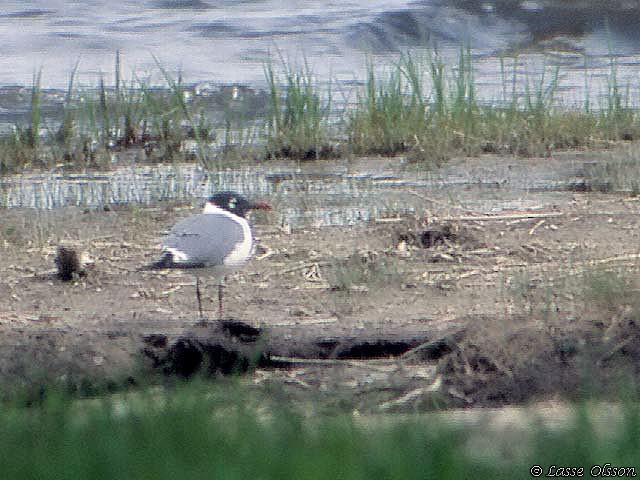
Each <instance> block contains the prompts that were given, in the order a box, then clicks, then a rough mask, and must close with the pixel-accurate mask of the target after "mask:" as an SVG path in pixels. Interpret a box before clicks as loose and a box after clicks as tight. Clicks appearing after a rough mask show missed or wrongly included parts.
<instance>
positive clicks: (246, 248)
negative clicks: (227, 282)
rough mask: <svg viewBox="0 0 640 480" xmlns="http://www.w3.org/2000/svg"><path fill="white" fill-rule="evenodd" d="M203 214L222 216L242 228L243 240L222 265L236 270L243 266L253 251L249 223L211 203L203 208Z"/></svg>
mask: <svg viewBox="0 0 640 480" xmlns="http://www.w3.org/2000/svg"><path fill="white" fill-rule="evenodd" d="M202 213H204V214H214V215H224V216H226V217H228V218H230V219H232V220H233V221H235V222H237V223H239V224H240V225H241V226H242V233H243V237H244V238H243V240H242V242H240V243H238V244H236V246H235V248H234V249H233V250H232V251H231V253H229V255H227V256H226V257H225V259H224V265H225V266H227V267H231V268H237V267H241V266H242V265H244V264H245V263H246V262H247V260H249V258H250V257H251V253H252V251H253V235H252V234H251V227H249V222H247V220H246V219H245V218H243V217H240V216H238V215H235V214H233V213H231V212H230V211H228V210H225V209H223V208H220V207H218V206H216V205H214V204H212V203H207V204H206V205H205V207H204V211H203V212H202Z"/></svg>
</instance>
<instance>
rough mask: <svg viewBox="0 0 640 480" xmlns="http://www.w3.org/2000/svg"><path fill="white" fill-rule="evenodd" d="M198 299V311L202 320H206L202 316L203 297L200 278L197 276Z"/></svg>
mask: <svg viewBox="0 0 640 480" xmlns="http://www.w3.org/2000/svg"><path fill="white" fill-rule="evenodd" d="M196 298H197V299H198V311H199V312H200V320H202V319H203V318H204V315H203V314H202V295H201V294H200V277H199V276H198V275H196Z"/></svg>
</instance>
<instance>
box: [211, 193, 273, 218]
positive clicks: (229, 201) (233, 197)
mask: <svg viewBox="0 0 640 480" xmlns="http://www.w3.org/2000/svg"><path fill="white" fill-rule="evenodd" d="M209 203H213V204H214V205H215V206H217V207H220V208H223V209H225V210H227V211H229V212H231V213H233V214H234V215H238V216H239V217H244V216H245V215H246V213H247V212H248V211H249V210H253V209H261V210H271V207H270V206H269V205H268V204H266V203H263V202H250V201H249V200H247V199H246V198H244V197H243V196H242V195H240V194H238V193H235V192H218V193H216V194H215V195H213V196H212V197H211V198H209Z"/></svg>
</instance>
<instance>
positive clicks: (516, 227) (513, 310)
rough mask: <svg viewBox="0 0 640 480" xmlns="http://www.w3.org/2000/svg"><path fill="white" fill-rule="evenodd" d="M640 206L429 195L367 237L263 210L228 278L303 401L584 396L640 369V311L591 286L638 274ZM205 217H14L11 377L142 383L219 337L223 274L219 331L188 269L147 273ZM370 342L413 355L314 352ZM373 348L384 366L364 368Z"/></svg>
mask: <svg viewBox="0 0 640 480" xmlns="http://www.w3.org/2000/svg"><path fill="white" fill-rule="evenodd" d="M469 161H470V162H473V159H471V160H469ZM265 200H268V199H265ZM639 210H640V200H639V199H638V198H636V197H631V196H629V195H622V194H615V193H611V194H598V193H580V192H576V193H570V194H568V195H567V196H566V201H563V202H559V203H558V204H557V205H555V206H554V207H553V208H550V209H545V210H535V211H533V210H532V211H504V212H501V214H500V216H496V217H487V216H483V215H476V214H470V213H469V212H463V211H457V212H456V210H455V209H453V210H452V208H451V207H450V206H443V205H441V204H439V203H433V202H430V201H429V199H428V198H425V200H424V210H423V211H421V212H418V213H417V214H416V215H415V216H414V217H411V218H387V219H379V220H378V221H376V222H372V223H369V224H365V225H358V226H352V227H331V228H319V229H316V228H309V229H300V230H294V231H288V230H287V229H283V228H280V227H279V226H278V225H277V223H278V222H277V221H276V220H275V218H276V217H275V216H274V215H273V214H261V215H259V216H256V217H253V223H254V231H255V235H256V237H257V249H256V256H255V258H254V259H253V261H251V262H250V263H249V264H248V265H247V266H246V268H244V269H243V270H242V271H240V272H238V273H235V274H233V275H231V276H230V277H229V278H228V280H227V287H226V289H225V312H224V317H225V318H232V319H234V320H236V321H239V322H244V323H246V324H248V325H252V326H256V327H260V328H262V329H263V331H264V332H265V336H266V337H268V335H269V332H270V331H271V332H273V333H274V335H276V336H278V338H279V344H278V345H279V346H280V347H281V351H275V352H272V353H273V354H274V355H275V354H279V356H281V357H287V358H282V359H280V360H279V361H280V363H279V364H278V367H279V368H273V366H261V367H258V368H257V369H256V370H252V371H250V372H249V373H248V374H247V375H246V377H245V378H246V379H247V380H248V383H250V384H252V385H257V386H270V385H274V384H276V385H279V386H284V390H283V391H284V392H285V393H286V395H287V396H291V397H293V398H300V399H311V398H313V399H314V401H318V400H320V401H321V402H324V404H325V405H330V406H332V407H334V406H348V408H356V409H363V410H376V411H378V410H382V411H392V410H407V409H414V408H422V407H425V408H431V407H434V406H435V407H438V406H447V405H451V404H456V405H464V406H469V405H489V404H490V405H496V404H505V403H518V402H523V401H524V402H526V401H528V400H531V399H534V398H536V399H537V398H541V397H549V396H554V395H558V394H561V395H564V394H567V395H569V396H571V395H572V394H574V393H575V391H576V389H579V385H578V380H577V377H578V376H579V375H578V372H585V371H591V370H589V369H590V368H592V367H593V368H598V369H601V370H602V372H603V375H604V376H607V377H610V371H611V369H613V368H614V367H615V366H617V365H619V363H615V362H618V361H619V360H620V358H624V359H625V368H627V367H629V366H630V368H634V366H635V365H636V364H637V362H636V354H637V348H636V347H635V336H636V335H637V333H636V327H635V323H634V322H635V317H634V312H635V310H634V309H635V303H634V302H635V301H634V300H633V299H632V298H631V296H625V295H626V294H624V295H622V294H621V296H620V297H616V296H615V295H616V292H615V291H614V292H613V293H609V295H614V296H613V297H611V298H609V297H607V298H604V299H599V300H598V301H595V300H593V298H586V297H585V292H587V294H590V295H591V296H592V297H593V295H594V293H593V292H594V288H593V285H592V284H594V282H595V283H597V281H598V278H600V280H602V279H603V278H604V280H603V281H609V280H607V279H608V278H609V277H606V278H605V277H598V275H600V274H601V273H600V272H614V273H615V274H616V275H618V274H623V275H627V276H629V275H630V276H631V277H634V275H635V272H637V270H638V265H639V263H638V259H639V258H640V251H639V250H640V248H639V245H640V243H639V242H638V236H639V235H640V217H639V215H638V213H639ZM191 213H193V210H191V208H190V206H187V205H177V204H162V205H157V206H154V207H121V208H111V209H109V210H106V211H105V210H81V209H77V208H68V209H63V210H58V211H49V212H38V211H34V210H22V211H21V210H16V209H12V210H2V211H0V225H1V227H0V254H1V255H0V274H1V275H2V282H1V283H0V299H2V300H1V302H0V374H1V375H2V377H3V378H4V379H6V380H9V379H11V381H12V382H13V383H15V380H16V379H17V380H19V381H18V382H17V383H20V382H27V383H29V382H38V381H52V380H54V381H55V380H60V379H82V378H91V379H96V378H113V379H117V380H118V381H121V380H122V379H126V378H129V379H130V380H131V381H140V380H141V379H144V378H145V377H148V375H149V372H150V370H151V369H152V367H153V365H152V364H153V362H152V360H151V359H150V358H148V355H145V354H144V353H143V351H144V350H145V349H147V350H148V347H149V339H150V338H151V339H154V338H155V339H158V338H162V339H166V343H167V348H169V347H170V346H171V345H172V344H173V342H175V341H176V340H177V339H179V338H180V337H181V336H184V335H185V334H191V333H193V332H194V331H195V332H200V333H199V335H204V336H206V331H207V328H216V327H215V325H216V322H215V320H216V317H217V297H216V290H215V285H214V283H213V282H212V281H211V280H207V279H205V289H206V295H205V297H206V298H205V304H204V305H205V309H206V315H207V317H208V318H209V320H210V321H209V323H208V324H207V325H204V326H198V322H199V316H198V308H197V303H196V298H195V282H194V277H193V276H192V275H191V274H190V273H188V272H187V273H184V272H180V271H165V272H144V271H142V272H141V271H137V269H138V268H139V267H141V266H143V265H145V264H147V263H148V262H150V261H152V260H153V259H154V258H155V257H157V255H158V253H159V248H160V243H159V235H160V234H161V232H162V231H163V230H166V229H167V228H169V227H170V226H171V225H172V224H173V223H175V222H176V221H177V220H178V219H180V218H182V217H184V216H186V215H189V214H191ZM60 244H64V245H67V246H69V247H72V248H75V249H78V250H79V251H86V252H87V253H88V255H89V256H90V258H91V262H90V263H89V264H88V265H87V275H86V276H84V277H80V278H76V279H74V280H73V281H71V282H63V281H61V280H60V279H58V278H56V275H55V265H54V257H55V255H56V248H57V247H58V245H60ZM607 275H608V273H607ZM611 278H613V277H611ZM616 278H618V277H616ZM625 278H627V277H625ZM594 279H595V280H594ZM611 281H614V282H615V279H614V280H611ZM630 281H631V280H630ZM625 282H626V280H625V281H624V282H623V284H621V285H622V286H621V287H620V288H623V287H624V288H627V287H629V283H625ZM603 288H604V287H603ZM616 288H617V287H615V288H614V290H615V289H616ZM596 290H597V289H596ZM605 290H606V289H605ZM632 290H633V288H631V291H632ZM605 293H606V292H605ZM592 300H593V301H592ZM190 332H191V333H190ZM630 332H631V333H630ZM629 336H632V337H633V339H634V341H633V342H631V343H629V342H628V341H627V340H625V339H627V338H628V337H629ZM359 338H362V339H366V340H367V342H369V341H371V342H374V343H375V338H381V339H386V340H385V341H389V343H387V344H386V345H391V344H393V341H397V342H396V344H402V342H403V341H404V342H405V346H406V348H404V349H401V351H392V349H391V350H389V351H385V350H384V348H382V349H378V350H375V349H372V350H370V351H368V353H369V354H370V355H368V354H367V351H365V353H364V354H361V355H359V354H353V355H346V356H345V355H343V356H340V355H337V354H335V352H333V353H332V352H331V351H326V352H324V354H323V355H317V356H316V357H317V358H311V357H314V355H311V354H309V355H305V351H304V348H303V346H304V345H306V344H308V343H309V342H311V343H314V344H317V343H318V342H322V341H323V340H326V341H328V342H329V343H330V344H331V345H335V344H336V342H338V343H339V342H340V341H344V340H345V339H347V340H348V341H349V342H350V345H357V343H358V339H359ZM144 339H146V342H145V340H144ZM372 339H373V340H372ZM389 339H391V340H393V341H391V340H389ZM443 339H444V340H443ZM163 341H164V340H163ZM163 341H160V342H159V345H160V347H161V349H162V348H164V346H163V345H162V344H163ZM432 341H441V344H444V345H446V346H445V347H443V348H435V350H434V349H431V348H430V347H429V348H427V349H426V350H427V351H428V352H429V353H428V355H425V354H424V349H422V348H421V347H420V346H419V345H421V344H424V343H425V342H426V344H428V342H432ZM625 341H626V342H627V343H625ZM331 342H333V343H331ZM152 343H153V341H152ZM369 345H371V343H369ZM156 346H158V345H156ZM416 346H418V349H417V350H410V349H412V348H415V347H416ZM298 347H300V348H298ZM365 350H366V349H365ZM406 351H409V352H408V353H406ZM354 352H355V350H354V351H352V352H351V353H354ZM593 352H596V353H597V358H592V355H591V353H593ZM147 353H148V352H147ZM403 353H405V354H404V356H402V354H403ZM391 354H393V355H394V356H393V357H391V356H390V355H391ZM594 355H595V354H594ZM367 356H369V357H382V358H369V359H367V358H359V357H367ZM304 357H307V358H304ZM345 357H346V358H345ZM585 358H588V359H590V361H589V362H586V363H587V364H588V365H590V366H588V367H587V370H585ZM614 360H615V362H614ZM545 362H546V363H545ZM611 362H614V363H611ZM156 363H157V362H156ZM164 365H165V366H166V364H164ZM281 367H286V368H281ZM625 371H626V370H625ZM545 378H546V379H547V380H549V379H553V381H547V380H545ZM74 381H75V380H74Z"/></svg>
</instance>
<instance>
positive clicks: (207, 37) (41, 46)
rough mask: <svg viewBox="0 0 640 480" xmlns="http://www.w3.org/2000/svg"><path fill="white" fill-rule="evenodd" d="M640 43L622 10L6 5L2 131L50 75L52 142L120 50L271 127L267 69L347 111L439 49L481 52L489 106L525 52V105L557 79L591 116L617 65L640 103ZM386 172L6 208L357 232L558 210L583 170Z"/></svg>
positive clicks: (107, 191) (496, 0)
mask: <svg viewBox="0 0 640 480" xmlns="http://www.w3.org/2000/svg"><path fill="white" fill-rule="evenodd" d="M603 3H606V5H605V6H603ZM639 34H640V7H639V6H637V5H636V4H635V2H627V1H624V0H611V1H609V2H598V1H590V0H579V1H576V0H572V1H569V0H564V1H563V0H556V1H551V0H549V1H546V0H534V1H529V0H527V1H519V0H493V1H489V0H487V1H484V2H480V1H475V0H455V1H445V0H422V1H410V0H392V1H388V0H387V1H384V2H383V1H381V0H374V1H363V0H359V1H349V2H336V1H321V2H304V1H293V2H280V1H277V0H246V1H242V2H238V1H230V0H223V1H215V2H214V1H213V0H146V1H142V2H134V1H131V0H112V1H110V2H106V3H104V2H97V1H93V0H77V1H66V0H54V1H44V0H29V1H14V0H8V1H4V2H3V3H2V6H1V7H0V44H1V45H3V55H2V56H0V127H2V125H9V124H13V123H16V122H18V123H20V122H22V123H24V122H25V121H26V118H27V116H28V112H29V102H30V93H29V89H28V88H25V86H28V85H30V84H31V81H32V76H33V73H34V71H35V70H38V69H40V68H42V84H43V86H44V87H45V88H46V91H45V92H44V94H43V96H42V112H43V116H44V119H45V120H44V123H45V124H47V125H49V128H50V126H51V124H52V123H53V124H55V121H56V119H58V120H59V118H60V112H61V106H62V102H63V99H64V88H65V87H66V86H67V82H68V81H69V76H70V73H71V71H72V70H73V67H74V65H75V64H76V62H79V63H78V73H77V79H76V84H77V85H79V86H80V87H79V88H82V87H81V86H82V85H86V86H91V87H95V86H96V85H97V84H98V80H99V78H100V76H101V75H104V76H105V82H106V83H107V84H108V85H109V84H110V80H109V79H113V78H114V75H115V72H114V69H115V65H114V63H115V62H114V61H115V52H116V50H120V52H121V55H122V67H123V72H122V78H124V79H129V78H132V72H136V74H137V75H138V77H143V78H148V79H149V81H150V82H151V83H154V82H155V83H157V84H164V83H165V82H164V81H163V80H162V78H161V75H160V72H159V71H158V68H157V66H156V64H155V62H154V60H153V58H152V54H154V55H156V56H157V57H158V58H159V60H160V62H161V63H162V65H163V66H164V67H165V68H167V69H168V70H169V71H170V72H172V73H173V74H175V75H177V74H178V72H181V75H182V76H183V78H184V81H185V82H186V83H188V84H190V85H191V87H190V88H191V93H192V94H193V95H194V96H197V97H198V98H199V99H202V101H205V102H208V106H209V107H210V108H209V110H212V111H214V114H215V109H216V105H219V104H224V102H225V101H226V100H225V99H228V98H229V96H233V98H234V99H235V98H236V94H237V93H238V92H240V94H239V96H238V98H239V99H240V100H242V101H243V102H244V104H245V106H246V112H247V115H251V116H258V115H260V112H261V111H263V110H264V106H265V104H266V100H267V99H266V97H265V94H264V92H262V90H261V89H262V88H264V86H265V80H264V74H263V68H264V64H265V62H266V61H268V60H269V59H272V60H275V61H276V62H277V61H278V57H279V55H281V56H282V58H284V59H285V60H286V61H290V62H292V63H294V64H295V63H297V64H301V63H302V61H303V59H306V60H307V62H308V64H309V65H310V66H311V68H312V69H313V72H314V74H315V75H316V76H317V79H318V81H319V82H320V84H328V83H333V84H334V87H333V89H334V91H336V92H339V95H338V94H336V95H334V100H335V101H345V102H349V101H350V100H349V99H354V98H355V96H354V93H353V89H354V88H357V87H358V85H361V83H362V80H363V79H364V78H365V75H364V70H365V58H366V55H371V57H370V58H372V59H373V60H374V62H375V63H376V64H377V65H387V66H388V65H392V64H393V62H395V61H397V59H398V54H399V52H402V51H405V50H406V49H415V50H417V53H418V54H419V53H420V49H421V48H424V47H425V45H430V46H432V47H433V46H434V45H435V46H437V47H438V50H439V52H440V54H441V55H442V56H443V57H444V60H445V62H447V64H448V65H451V66H452V65H455V64H456V62H457V58H456V57H457V55H458V51H459V46H460V44H461V43H465V42H468V43H470V44H471V45H472V47H473V56H474V67H475V72H474V80H475V84H476V85H477V87H478V92H477V94H478V97H479V98H480V99H481V100H483V101H485V102H499V101H501V100H502V99H503V95H504V94H505V93H506V94H507V95H508V94H510V92H503V88H504V86H505V81H504V78H503V76H502V72H501V67H500V58H501V57H502V56H503V55H507V56H508V55H512V54H513V53H514V52H521V53H520V54H519V55H518V56H517V60H513V58H514V57H511V60H509V59H507V62H506V65H507V72H506V76H507V79H510V78H511V74H512V73H511V72H512V68H514V67H512V65H514V63H513V62H514V61H515V62H516V63H515V69H516V72H517V75H518V80H519V87H518V88H520V89H521V90H522V89H524V88H526V85H527V82H528V81H532V79H534V78H537V77H536V75H537V74H539V73H540V72H541V71H543V70H545V69H548V68H550V66H553V65H559V66H561V77H560V79H559V85H558V88H557V91H558V98H557V101H559V102H562V103H563V104H565V105H583V104H584V101H585V98H589V100H590V102H591V103H592V105H593V106H595V107H596V108H597V107H598V106H599V105H601V103H600V102H602V100H601V99H602V97H603V95H604V94H605V92H606V89H607V84H606V82H607V78H608V75H609V74H610V71H611V70H610V68H611V63H610V62H611V58H612V57H611V55H613V56H614V58H615V59H616V62H617V79H618V82H619V84H620V85H621V86H624V87H626V86H628V87H629V96H630V101H631V102H633V103H636V104H640V101H639V99H640V87H639V82H638V81H637V78H638V76H637V72H638V63H639V59H640V35H639ZM585 67H586V68H585ZM548 79H549V77H547V81H548ZM236 85H241V86H242V87H241V88H239V89H238V88H236V87H235V86H236ZM529 87H531V88H533V89H535V88H536V85H529ZM505 96H506V95H505ZM340 99H342V100H340ZM227 103H228V101H227ZM243 108H244V107H243ZM391 162H392V163H393V161H391ZM373 164H375V162H373V163H371V162H369V165H367V166H362V165H361V167H360V168H358V169H355V170H352V169H349V168H348V167H345V166H344V165H342V164H335V165H331V166H329V167H327V166H326V165H325V166H324V167H318V168H315V167H306V168H305V169H304V171H302V170H298V169H297V168H296V166H295V165H276V164H269V166H268V167H267V166H265V167H257V168H256V167H251V168H238V169H234V170H224V169H223V170H220V171H219V172H217V173H206V172H204V171H202V170H200V169H198V168H197V167H195V166H193V165H177V166H158V167H148V166H144V167H120V168H117V169H116V170H115V171H114V172H112V173H108V174H102V173H92V174H79V175H70V174H63V173H46V174H35V175H26V176H6V177H3V178H2V179H1V180H0V205H2V206H5V207H29V208H57V207H60V206H65V205H78V206H82V207H88V208H96V207H102V206H105V205H114V204H129V203H130V204H149V203H154V202H158V201H165V200H186V201H194V199H202V198H205V197H206V196H208V195H210V194H211V193H212V192H213V191H215V190H219V189H233V190H238V191H241V192H243V193H245V194H247V195H249V196H252V197H253V196H268V197H271V198H272V199H275V200H276V201H277V202H279V203H280V205H279V206H280V209H279V210H278V212H279V213H278V215H281V222H282V223H283V224H284V223H287V224H291V225H294V226H298V225H318V226H320V225H344V224H353V223H357V222H360V221H369V220H372V219H373V220H375V219H379V218H385V217H393V216H395V215H397V214H418V215H420V214H422V213H423V212H424V211H425V209H426V208H429V202H428V201H425V200H424V198H421V196H420V195H422V196H425V195H427V196H429V197H430V198H432V199H435V200H437V201H438V202H439V203H438V205H443V204H444V205H449V206H451V207H452V208H454V207H456V208H458V210H457V211H464V209H468V210H473V211H477V212H485V213H486V212H499V211H502V210H508V209H520V208H547V207H549V206H552V205H553V203H554V201H555V200H556V199H557V198H558V197H559V196H563V195H566V192H565V193H563V192H562V190H563V189H565V190H566V189H567V188H569V187H570V186H571V185H572V184H574V183H576V182H579V181H580V175H581V171H582V170H583V166H582V164H581V161H580V160H577V161H576V162H564V163H558V164H553V162H551V161H545V162H544V164H543V165H535V163H531V162H526V161H520V160H515V159H514V160H509V161H505V160H504V159H497V160H492V159H491V158H490V157H486V158H483V159H481V160H478V161H474V162H462V163H453V164H450V165H447V166H446V167H445V168H444V169H442V170H440V171H438V172H432V173H428V172H427V173H425V172H417V171H415V170H413V169H412V168H406V166H404V165H400V164H395V165H393V166H391V167H388V168H386V167H385V168H379V167H376V166H372V165H373ZM576 179H577V180H576ZM534 192H538V193H537V194H536V195H533V193H534ZM540 192H543V193H542V194H541V193H540ZM460 209H462V210H460Z"/></svg>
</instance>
